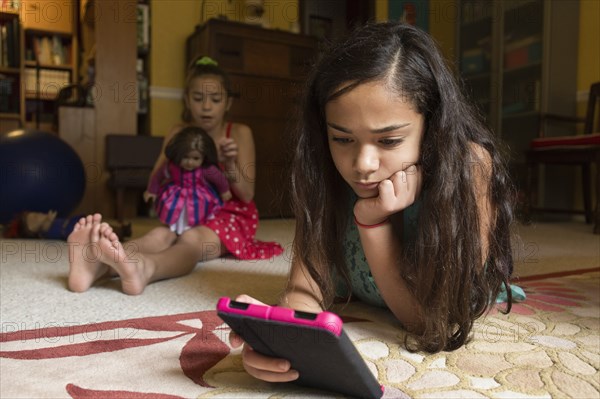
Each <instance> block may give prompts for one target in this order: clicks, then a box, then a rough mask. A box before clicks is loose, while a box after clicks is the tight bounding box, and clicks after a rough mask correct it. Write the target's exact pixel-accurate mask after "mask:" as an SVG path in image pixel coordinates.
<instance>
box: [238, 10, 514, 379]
mask: <svg viewBox="0 0 600 399" xmlns="http://www.w3.org/2000/svg"><path fill="white" fill-rule="evenodd" d="M292 187H293V192H294V198H295V215H296V235H295V239H294V245H293V254H294V257H293V260H292V269H291V273H290V277H289V282H288V285H287V288H286V290H285V292H284V294H283V296H282V298H281V301H280V304H281V306H285V307H291V308H294V309H298V310H304V311H309V312H319V311H321V310H323V309H326V308H328V307H329V306H330V305H331V304H332V302H333V299H334V297H336V296H339V295H348V294H352V295H353V296H354V297H356V298H358V299H360V300H362V301H364V302H366V303H369V304H372V305H375V306H384V307H387V308H389V309H390V310H391V312H392V313H393V314H394V315H395V317H396V318H397V319H398V320H399V321H400V322H401V323H402V325H403V326H404V327H405V329H406V330H407V331H408V333H409V334H408V338H409V339H407V341H406V342H405V343H406V344H407V346H408V347H409V349H417V350H424V351H429V352H437V351H441V350H453V349H456V348H458V347H460V346H461V345H463V344H464V343H465V342H466V341H467V339H468V337H469V334H470V332H471V329H472V328H473V323H474V321H475V320H476V319H477V318H478V317H480V316H481V315H482V314H484V313H485V312H486V310H487V309H488V308H489V307H490V305H491V304H493V303H495V299H496V296H497V294H498V293H499V292H500V290H501V287H503V286H505V287H508V286H509V277H510V275H511V273H512V269H513V260H512V254H511V242H510V231H509V227H510V225H511V222H512V220H513V211H512V203H511V201H512V198H513V190H512V187H511V184H510V182H509V178H508V175H507V171H506V169H505V166H504V161H503V159H502V157H501V154H500V152H499V150H498V144H497V143H496V139H495V137H494V135H493V134H492V133H491V132H490V131H489V130H488V128H487V127H486V126H485V124H484V123H483V122H482V120H481V118H480V116H479V114H478V113H477V111H476V110H475V108H474V107H473V106H472V105H470V104H469V103H468V101H467V100H466V99H465V97H464V95H463V94H462V92H461V89H460V87H459V85H458V84H457V82H456V81H455V79H454V76H453V73H452V71H451V70H450V69H449V68H448V66H447V65H446V63H445V62H444V60H443V58H442V56H441V54H440V52H439V50H438V49H437V46H436V44H435V43H434V41H433V40H432V39H431V38H430V37H429V36H428V35H427V34H426V33H424V32H422V31H420V30H419V29H417V28H415V27H411V26H408V25H403V24H399V23H392V22H389V23H381V24H368V25H366V26H364V27H362V28H359V29H358V30H357V31H355V32H354V33H353V34H352V35H350V37H349V38H347V39H346V40H344V41H343V42H341V43H339V44H337V45H335V46H333V47H332V48H331V49H330V50H329V51H327V52H326V53H325V54H324V55H323V56H322V57H321V58H320V60H319V62H318V63H317V65H316V66H315V68H314V70H313V72H312V74H311V76H310V77H309V79H308V82H307V86H306V88H305V94H304V98H303V102H302V103H301V110H300V115H299V118H298V124H297V128H296V130H295V158H294V161H293V176H292ZM315 187H318V188H319V189H318V190H315ZM510 293H511V291H510V290H508V303H507V309H506V310H507V311H508V310H510V306H511V295H510ZM237 299H238V300H242V301H254V300H253V299H251V298H249V297H247V296H240V297H239V298H237ZM237 344H239V342H238V343H237ZM242 357H243V362H244V366H245V368H246V370H247V371H248V372H249V373H250V374H251V375H253V376H255V377H257V378H260V379H264V380H268V381H290V380H294V379H296V378H297V377H298V373H297V372H296V371H295V370H290V363H289V361H287V360H286V359H274V358H269V357H266V356H263V355H261V354H258V353H256V352H254V351H253V350H252V348H250V347H248V346H247V345H245V347H244V350H243V351H242Z"/></svg>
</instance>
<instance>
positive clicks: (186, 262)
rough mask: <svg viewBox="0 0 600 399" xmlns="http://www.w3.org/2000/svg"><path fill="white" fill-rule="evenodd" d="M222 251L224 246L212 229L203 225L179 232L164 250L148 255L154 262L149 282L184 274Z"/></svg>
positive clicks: (224, 251)
mask: <svg viewBox="0 0 600 399" xmlns="http://www.w3.org/2000/svg"><path fill="white" fill-rule="evenodd" d="M224 253H226V249H225V246H224V245H223V244H222V243H221V240H220V239H219V236H217V234H215V232H214V231H212V230H211V229H209V228H208V227H204V226H198V227H194V228H192V229H189V230H187V231H185V232H184V233H183V234H181V235H180V236H179V237H178V238H177V240H176V241H175V243H174V244H173V245H172V246H171V247H169V248H168V249H166V250H165V251H162V252H160V253H156V254H149V255H148V258H150V260H151V261H152V262H153V263H154V273H153V274H152V277H151V279H150V282H152V281H158V280H164V279H167V278H172V277H180V276H184V275H186V274H188V273H190V272H191V271H192V270H193V269H194V267H195V266H196V264H197V263H198V262H205V261H208V260H211V259H216V258H218V257H220V256H222V255H223V254H224Z"/></svg>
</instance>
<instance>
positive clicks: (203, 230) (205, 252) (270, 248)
mask: <svg viewBox="0 0 600 399" xmlns="http://www.w3.org/2000/svg"><path fill="white" fill-rule="evenodd" d="M232 103H233V98H232V89H231V81H230V80H229V76H228V75H227V74H226V73H225V72H224V71H223V70H222V69H221V68H219V66H218V65H217V62H216V61H215V60H213V59H211V58H209V57H201V58H199V59H197V60H194V61H193V62H192V63H191V65H190V67H189V70H188V75H187V77H186V84H185V92H184V106H185V107H184V113H183V124H177V125H176V126H174V127H173V129H171V131H170V132H169V134H168V135H167V136H166V137H165V145H166V143H168V142H169V141H170V140H171V138H172V137H173V136H175V135H176V134H177V133H178V132H179V131H180V130H182V129H183V128H184V127H186V126H196V127H200V128H202V129H204V131H206V133H208V135H209V136H210V137H211V138H212V139H213V140H214V142H215V143H216V144H217V155H218V160H219V165H220V167H221V169H222V170H223V172H224V173H225V175H226V176H227V178H228V179H229V184H230V188H231V193H232V199H231V200H230V201H227V202H225V203H224V204H223V206H222V207H221V209H219V210H217V211H216V212H215V215H214V218H213V219H210V220H208V221H207V222H206V223H205V224H203V225H199V226H195V227H192V228H190V229H188V230H186V231H184V232H183V233H182V234H181V235H177V234H175V233H174V232H173V231H171V229H170V228H168V227H166V226H161V227H157V228H155V229H152V230H151V231H150V232H148V233H147V234H145V235H144V236H142V237H140V238H139V239H136V240H132V241H129V242H128V243H127V245H128V251H125V249H124V248H123V245H122V244H121V242H120V241H119V239H118V237H117V235H116V234H115V233H114V232H113V230H112V228H111V227H110V226H109V225H107V224H106V223H104V222H102V216H101V215H100V214H95V215H88V216H87V217H85V218H82V219H81V220H80V222H79V223H78V224H77V225H76V226H75V228H74V229H73V233H71V235H70V236H69V238H68V240H67V241H68V243H69V245H70V246H71V247H72V248H71V249H70V259H69V265H70V269H69V281H68V286H69V289H70V290H72V291H76V292H82V291H86V290H87V289H88V288H90V286H91V285H92V284H94V282H96V281H97V280H99V279H100V278H102V277H104V276H111V277H114V276H115V275H118V276H119V277H120V278H121V287H122V290H123V292H124V293H126V294H130V295H137V294H141V293H142V292H143V291H144V288H145V287H146V285H147V284H149V283H151V282H154V281H158V280H163V279H167V278H173V277H179V276H184V275H186V274H188V273H190V272H191V271H192V270H193V269H194V267H195V266H196V264H197V263H198V262H201V261H207V260H210V259H214V258H218V257H220V256H223V255H226V254H230V255H231V256H233V257H235V258H237V259H269V258H271V257H273V256H277V255H280V254H281V253H282V252H283V248H282V247H281V246H280V245H279V244H277V243H274V242H261V241H258V240H256V238H255V235H256V230H257V228H258V211H257V210H256V206H255V204H254V201H253V200H252V199H253V198H254V181H255V178H256V171H255V165H256V154H255V151H254V139H253V136H252V131H251V130H250V128H249V127H248V126H246V125H243V124H239V123H232V122H227V121H226V119H225V117H226V114H227V111H228V110H229V108H230V107H231V105H232ZM166 161H167V159H166V157H165V154H164V151H162V153H161V155H160V156H159V158H158V159H157V161H156V165H155V167H154V171H153V175H154V174H156V173H157V172H158V171H159V170H160V168H161V167H163V165H164V164H165V162H166ZM90 245H93V246H95V247H97V248H98V249H99V250H100V251H99V256H97V257H96V256H94V257H92V258H90V257H89V256H88V254H89V253H90V251H87V249H89V246H90Z"/></svg>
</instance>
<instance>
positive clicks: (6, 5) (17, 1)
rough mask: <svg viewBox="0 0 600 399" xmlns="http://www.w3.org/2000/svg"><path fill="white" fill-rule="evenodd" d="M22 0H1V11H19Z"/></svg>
mask: <svg viewBox="0 0 600 399" xmlns="http://www.w3.org/2000/svg"><path fill="white" fill-rule="evenodd" d="M20 8H21V0H0V11H12V12H16V11H19V9H20Z"/></svg>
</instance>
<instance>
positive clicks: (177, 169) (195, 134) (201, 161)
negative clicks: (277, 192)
mask: <svg viewBox="0 0 600 399" xmlns="http://www.w3.org/2000/svg"><path fill="white" fill-rule="evenodd" d="M165 156H166V158H167V161H166V162H164V163H163V164H162V165H161V167H160V168H159V169H158V170H157V171H156V172H155V173H153V174H152V176H151V178H150V182H149V184H148V190H147V191H146V192H145V193H144V200H145V201H146V202H147V201H149V200H154V201H155V204H154V208H155V210H156V213H157V215H158V218H159V219H160V220H161V221H162V222H163V223H165V224H167V225H169V226H170V228H171V230H172V231H174V232H175V233H177V234H181V233H183V232H184V231H185V230H187V229H189V228H190V227H194V226H198V225H202V224H204V223H205V222H206V221H207V220H210V219H212V218H213V216H214V213H215V212H216V211H217V210H218V209H219V208H220V207H221V205H222V203H223V201H229V200H230V199H231V197H232V194H231V191H230V188H229V182H228V181H227V178H226V177H225V175H224V174H223V172H222V171H221V169H219V167H218V166H217V162H218V160H217V148H216V146H215V143H214V141H213V139H212V138H211V137H210V136H209V135H208V134H207V133H206V132H205V131H204V130H203V129H201V128H199V127H194V126H189V127H186V128H183V129H182V130H181V131H180V132H179V133H177V134H176V135H175V136H173V138H172V139H171V140H169V142H168V143H167V146H166V148H165Z"/></svg>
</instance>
